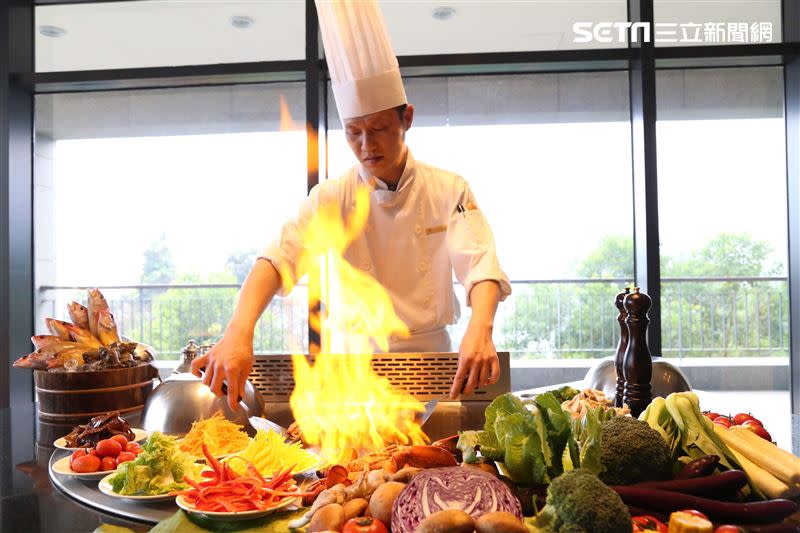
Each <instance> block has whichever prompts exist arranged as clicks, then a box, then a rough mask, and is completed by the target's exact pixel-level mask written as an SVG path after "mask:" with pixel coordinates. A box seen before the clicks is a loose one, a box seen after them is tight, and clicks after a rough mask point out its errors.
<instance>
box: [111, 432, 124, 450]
mask: <svg viewBox="0 0 800 533" xmlns="http://www.w3.org/2000/svg"><path fill="white" fill-rule="evenodd" d="M111 440H115V441H117V442H119V445H120V446H122V449H123V450H124V449H125V447H126V446H127V445H128V439H127V438H126V437H125V435H114V436H113V437H111Z"/></svg>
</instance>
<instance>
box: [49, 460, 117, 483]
mask: <svg viewBox="0 0 800 533" xmlns="http://www.w3.org/2000/svg"><path fill="white" fill-rule="evenodd" d="M69 458H70V456H69V455H68V456H66V457H62V458H61V459H59V460H58V461H56V462H55V463H53V472H55V473H56V474H59V475H61V476H69V477H76V478H78V479H100V478H101V477H104V476H107V475H109V474H113V472H112V471H110V470H98V471H97V472H88V473H81V472H75V471H74V470H73V469H72V468H71V467H70V466H69Z"/></svg>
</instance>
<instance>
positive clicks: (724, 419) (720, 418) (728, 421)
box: [714, 416, 731, 428]
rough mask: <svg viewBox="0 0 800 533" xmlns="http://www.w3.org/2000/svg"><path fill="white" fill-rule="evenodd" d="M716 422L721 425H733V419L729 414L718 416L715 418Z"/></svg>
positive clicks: (727, 426)
mask: <svg viewBox="0 0 800 533" xmlns="http://www.w3.org/2000/svg"><path fill="white" fill-rule="evenodd" d="M714 423H715V424H719V425H720V426H725V427H726V428H729V427H731V419H730V418H728V417H727V416H718V417H717V418H715V419H714Z"/></svg>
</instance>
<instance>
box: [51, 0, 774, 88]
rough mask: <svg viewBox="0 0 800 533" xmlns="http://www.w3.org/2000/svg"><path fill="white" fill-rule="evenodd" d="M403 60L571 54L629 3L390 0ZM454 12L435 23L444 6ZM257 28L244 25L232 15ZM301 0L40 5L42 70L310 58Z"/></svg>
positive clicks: (677, 6)
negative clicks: (44, 31)
mask: <svg viewBox="0 0 800 533" xmlns="http://www.w3.org/2000/svg"><path fill="white" fill-rule="evenodd" d="M381 6H382V8H383V12H384V18H385V19H386V22H387V25H388V26H389V32H390V34H391V36H392V40H393V43H394V47H395V51H396V53H397V54H398V55H417V54H442V53H467V52H497V51H522V50H562V49H570V48H577V47H582V48H585V47H601V46H607V47H610V46H615V44H599V43H589V44H575V43H573V42H572V39H573V35H574V33H573V29H572V26H573V24H574V23H575V22H584V21H585V22H603V21H608V22H614V21H624V20H626V1H625V0H501V1H489V0H435V1H431V0H382V1H381ZM441 6H449V7H453V8H454V9H455V14H454V15H453V16H452V17H451V18H450V19H448V20H444V21H442V20H436V19H435V18H434V17H433V15H432V13H433V10H434V9H435V8H437V7H441ZM655 14H656V20H657V21H663V22H750V23H752V22H772V23H773V26H774V28H775V35H776V40H777V39H778V38H779V36H780V0H697V1H687V0H656V13H655ZM234 16H247V17H251V18H252V19H253V21H254V23H253V24H252V26H250V27H249V28H245V29H239V28H235V27H234V26H233V25H232V24H231V17H234ZM304 16H305V7H304V2H303V1H302V0H249V1H236V0H221V1H220V0H217V1H212V0H145V1H137V2H112V3H89V4H66V5H55V6H39V7H37V8H36V25H37V28H41V26H43V25H51V26H56V27H59V28H62V29H64V30H65V31H66V33H65V34H64V35H63V36H61V37H57V38H53V37H45V36H43V35H41V34H40V33H38V32H37V35H36V70H37V71H40V72H45V71H60V70H88V69H106V68H131V67H146V66H165V65H188V64H213V63H230V62H245V61H269V60H292V59H302V58H303V57H304V54H305V42H304V37H305V36H304V33H305V30H304V28H305V23H304Z"/></svg>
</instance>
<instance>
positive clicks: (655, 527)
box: [631, 515, 669, 533]
mask: <svg viewBox="0 0 800 533" xmlns="http://www.w3.org/2000/svg"><path fill="white" fill-rule="evenodd" d="M631 522H633V531H634V532H636V531H648V530H649V531H658V533H667V531H668V530H669V529H668V528H667V526H666V525H665V524H664V523H663V522H661V521H660V520H658V519H656V518H654V517H652V516H649V515H643V516H634V517H633V518H631Z"/></svg>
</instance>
